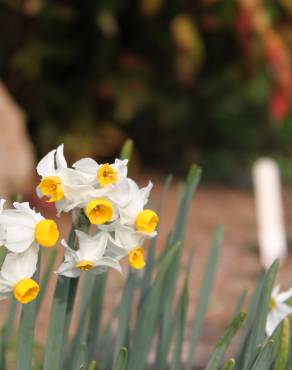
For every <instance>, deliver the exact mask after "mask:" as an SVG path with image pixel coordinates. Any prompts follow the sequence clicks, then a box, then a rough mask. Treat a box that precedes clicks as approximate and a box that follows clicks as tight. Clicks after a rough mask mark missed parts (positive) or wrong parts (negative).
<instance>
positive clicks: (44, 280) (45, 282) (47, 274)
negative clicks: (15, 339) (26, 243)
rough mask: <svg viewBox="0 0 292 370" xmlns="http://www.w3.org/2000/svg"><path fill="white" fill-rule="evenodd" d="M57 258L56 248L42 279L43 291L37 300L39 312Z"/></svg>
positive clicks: (52, 252) (51, 254)
mask: <svg viewBox="0 0 292 370" xmlns="http://www.w3.org/2000/svg"><path fill="white" fill-rule="evenodd" d="M41 253H42V252H41ZM56 257H57V248H54V249H53V250H52V251H51V253H50V257H49V260H48V262H47V266H46V270H45V273H44V275H43V278H42V279H41V284H40V285H41V290H40V294H39V296H38V299H37V312H38V311H39V309H40V307H41V303H42V301H43V298H44V296H45V293H46V291H47V287H48V283H49V279H50V276H51V273H52V270H53V266H54V263H55V260H56Z"/></svg>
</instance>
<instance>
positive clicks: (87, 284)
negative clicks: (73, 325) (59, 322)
mask: <svg viewBox="0 0 292 370" xmlns="http://www.w3.org/2000/svg"><path fill="white" fill-rule="evenodd" d="M95 277H96V276H95V275H94V274H92V273H87V274H86V275H85V277H84V281H83V285H82V296H81V300H80V302H81V303H80V312H79V319H78V325H77V329H76V332H75V335H74V337H73V340H72V343H71V346H70V350H69V351H68V356H67V359H66V365H65V369H68V370H71V369H73V368H74V365H75V364H76V363H77V359H78V356H79V353H78V349H79V348H80V346H81V342H82V339H83V334H84V327H85V319H86V313H87V311H88V308H89V305H90V300H91V297H92V291H93V286H94V282H95Z"/></svg>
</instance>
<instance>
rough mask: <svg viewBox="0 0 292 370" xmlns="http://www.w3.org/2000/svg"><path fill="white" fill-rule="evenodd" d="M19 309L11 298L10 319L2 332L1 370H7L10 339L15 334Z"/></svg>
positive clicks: (0, 348)
mask: <svg viewBox="0 0 292 370" xmlns="http://www.w3.org/2000/svg"><path fill="white" fill-rule="evenodd" d="M16 309H17V302H16V299H15V298H14V297H11V299H10V304H9V311H8V312H9V313H8V318H7V319H6V321H5V323H4V325H3V328H2V330H1V347H0V350H1V353H0V369H1V370H6V352H7V348H8V343H9V339H10V337H11V335H12V332H13V323H14V319H15V314H16Z"/></svg>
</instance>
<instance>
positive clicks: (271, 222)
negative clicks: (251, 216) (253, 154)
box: [253, 158, 287, 268]
mask: <svg viewBox="0 0 292 370" xmlns="http://www.w3.org/2000/svg"><path fill="white" fill-rule="evenodd" d="M253 182H254V189H255V201H256V215H257V226H258V242H259V247H260V258H261V263H262V264H263V266H264V267H265V268H268V267H269V266H270V265H271V263H272V262H273V261H274V260H275V259H276V258H279V259H280V260H281V261H283V260H284V259H285V258H286V256H287V241H286V233H285V226H284V217H283V202H282V193H281V179H280V172H279V169H278V166H277V164H276V163H275V161H273V160H272V159H270V158H261V159H259V160H257V161H256V162H255V164H254V166H253Z"/></svg>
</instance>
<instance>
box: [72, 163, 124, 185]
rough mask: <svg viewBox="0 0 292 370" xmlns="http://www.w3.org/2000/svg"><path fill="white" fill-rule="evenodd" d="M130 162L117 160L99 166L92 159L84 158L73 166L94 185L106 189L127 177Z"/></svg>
mask: <svg viewBox="0 0 292 370" xmlns="http://www.w3.org/2000/svg"><path fill="white" fill-rule="evenodd" d="M127 164H128V160H127V159H124V160H120V159H116V160H115V162H114V163H111V164H109V163H103V164H98V163H97V162H96V161H95V160H93V159H91V158H83V159H80V160H79V161H77V162H76V163H74V164H73V167H74V168H76V170H78V171H80V172H82V173H84V174H86V175H87V176H89V177H90V178H91V183H92V184H93V185H98V186H99V187H102V188H105V187H108V186H109V185H111V187H110V188H112V187H113V185H116V184H118V183H120V182H121V181H123V180H124V179H125V178H126V177H127V173H128V168H127Z"/></svg>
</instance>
